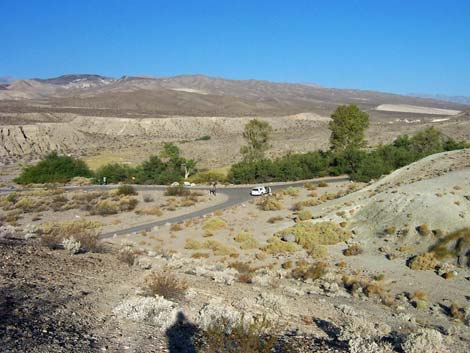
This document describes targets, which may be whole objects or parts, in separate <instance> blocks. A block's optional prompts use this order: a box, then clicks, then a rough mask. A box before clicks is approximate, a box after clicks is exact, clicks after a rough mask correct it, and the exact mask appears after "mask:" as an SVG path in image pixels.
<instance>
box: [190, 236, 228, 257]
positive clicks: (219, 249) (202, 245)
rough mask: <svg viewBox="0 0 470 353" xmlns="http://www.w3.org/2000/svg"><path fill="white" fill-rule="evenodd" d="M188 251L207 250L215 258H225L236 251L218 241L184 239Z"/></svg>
mask: <svg viewBox="0 0 470 353" xmlns="http://www.w3.org/2000/svg"><path fill="white" fill-rule="evenodd" d="M184 248H185V249H188V250H202V249H209V250H212V252H213V253H214V255H216V256H226V255H229V256H230V255H233V254H237V249H235V248H234V247H232V246H229V245H226V244H224V243H221V242H220V241H217V240H214V239H208V240H205V241H203V242H201V241H198V240H196V239H186V244H185V246H184Z"/></svg>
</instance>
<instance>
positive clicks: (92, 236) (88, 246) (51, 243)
mask: <svg viewBox="0 0 470 353" xmlns="http://www.w3.org/2000/svg"><path fill="white" fill-rule="evenodd" d="M99 226H101V223H98V222H91V221H86V220H78V221H71V222H62V223H52V222H49V223H44V224H42V225H41V226H40V228H39V229H40V232H41V233H42V235H41V242H42V244H43V245H45V246H47V247H49V248H50V249H57V248H59V247H60V246H62V245H63V240H64V239H74V241H76V242H79V243H80V250H82V251H85V252H88V251H90V252H100V251H101V250H102V246H101V243H100V242H99V233H98V232H97V231H96V228H97V227H99Z"/></svg>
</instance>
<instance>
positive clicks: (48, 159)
mask: <svg viewBox="0 0 470 353" xmlns="http://www.w3.org/2000/svg"><path fill="white" fill-rule="evenodd" d="M91 176H92V172H91V171H90V169H89V168H88V166H87V165H86V164H85V162H83V161H82V160H80V159H75V158H73V157H69V156H60V155H59V154H57V152H52V153H50V154H48V155H47V156H45V157H44V159H43V160H42V161H40V162H39V163H37V164H35V165H32V166H27V167H25V168H23V170H22V171H21V174H20V175H19V176H18V177H17V178H15V179H14V181H15V182H16V183H18V184H44V183H66V182H69V181H70V180H71V179H72V178H74V177H86V178H89V177H91Z"/></svg>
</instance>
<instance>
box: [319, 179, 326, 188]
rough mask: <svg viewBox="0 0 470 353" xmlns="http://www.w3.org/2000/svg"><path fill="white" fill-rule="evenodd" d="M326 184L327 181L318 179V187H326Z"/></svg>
mask: <svg viewBox="0 0 470 353" xmlns="http://www.w3.org/2000/svg"><path fill="white" fill-rule="evenodd" d="M327 186H328V183H327V182H326V181H320V182H319V183H318V187H320V188H326V187H327Z"/></svg>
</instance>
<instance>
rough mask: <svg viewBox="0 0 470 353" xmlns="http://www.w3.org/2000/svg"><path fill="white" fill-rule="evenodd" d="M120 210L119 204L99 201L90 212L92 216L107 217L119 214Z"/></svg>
mask: <svg viewBox="0 0 470 353" xmlns="http://www.w3.org/2000/svg"><path fill="white" fill-rule="evenodd" d="M119 210H120V207H119V203H118V202H116V201H111V200H101V201H99V202H98V203H97V204H96V205H95V206H94V207H93V208H92V209H91V211H90V214H92V215H100V216H107V215H112V214H116V213H118V212H119Z"/></svg>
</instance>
